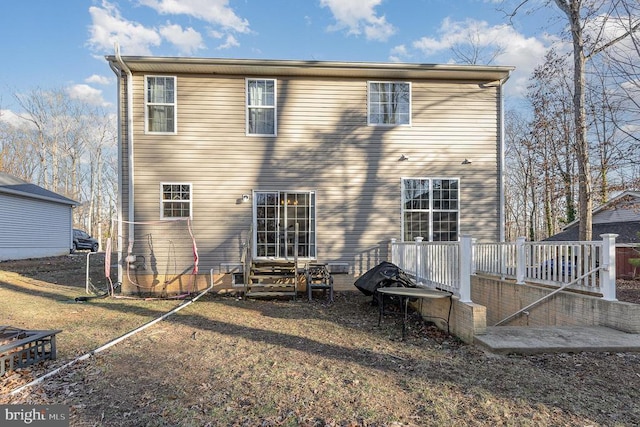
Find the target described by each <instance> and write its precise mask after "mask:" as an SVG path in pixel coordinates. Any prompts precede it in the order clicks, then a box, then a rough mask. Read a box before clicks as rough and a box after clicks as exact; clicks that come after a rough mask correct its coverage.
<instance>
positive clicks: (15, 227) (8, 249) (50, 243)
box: [0, 172, 77, 261]
mask: <svg viewBox="0 0 640 427" xmlns="http://www.w3.org/2000/svg"><path fill="white" fill-rule="evenodd" d="M76 205H77V202H75V201H73V200H71V199H68V198H66V197H64V196H61V195H59V194H56V193H54V192H52V191H49V190H45V189H44V188H42V187H39V186H37V185H35V184H30V183H28V182H26V181H23V180H22V179H19V178H16V177H14V176H11V175H9V174H6V173H4V172H0V261H5V260H10V259H26V258H41V257H46V256H56V255H64V254H68V253H69V251H70V249H71V246H72V243H73V219H72V210H73V208H74V206H76Z"/></svg>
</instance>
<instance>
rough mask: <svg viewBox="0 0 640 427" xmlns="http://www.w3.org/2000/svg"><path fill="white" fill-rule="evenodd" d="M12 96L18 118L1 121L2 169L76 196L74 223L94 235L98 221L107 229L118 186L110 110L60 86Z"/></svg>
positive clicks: (113, 130) (71, 196) (112, 121)
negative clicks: (13, 122) (14, 122)
mask: <svg viewBox="0 0 640 427" xmlns="http://www.w3.org/2000/svg"><path fill="white" fill-rule="evenodd" d="M15 98H16V100H17V102H18V105H19V106H20V107H21V109H22V112H21V113H20V114H19V117H20V118H21V119H22V123H20V124H14V125H11V124H8V123H6V122H2V121H0V159H3V160H2V169H4V170H6V171H7V172H9V173H12V174H14V175H17V176H19V177H21V178H23V179H26V180H29V181H31V182H34V183H37V184H38V185H41V186H43V187H45V188H47V189H49V190H51V191H55V192H58V193H60V194H63V195H65V196H67V197H70V198H72V199H74V200H77V201H78V202H80V205H79V206H78V207H77V208H76V209H75V210H74V223H75V225H78V226H81V227H83V228H84V227H86V228H89V229H90V230H91V232H92V233H94V234H96V235H97V231H98V229H100V228H102V226H104V225H106V227H104V229H105V230H106V229H108V228H109V226H110V217H111V214H112V212H114V208H115V200H116V191H117V188H116V186H117V168H116V166H117V165H116V159H117V152H116V124H115V120H114V116H113V114H111V113H109V112H107V111H106V110H104V109H103V108H96V107H95V106H92V105H90V104H88V103H85V102H82V101H79V100H75V99H72V98H71V97H70V96H69V95H68V94H67V92H66V91H65V90H64V89H55V90H42V89H36V90H33V91H31V92H28V93H23V94H20V95H15ZM5 159H10V161H7V160H5ZM99 224H100V226H99ZM100 237H104V236H100Z"/></svg>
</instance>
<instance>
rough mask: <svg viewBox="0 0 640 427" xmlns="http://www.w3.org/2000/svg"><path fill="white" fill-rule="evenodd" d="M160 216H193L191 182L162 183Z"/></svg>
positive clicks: (168, 217)
mask: <svg viewBox="0 0 640 427" xmlns="http://www.w3.org/2000/svg"><path fill="white" fill-rule="evenodd" d="M160 191H161V196H160V197H161V198H160V218H162V219H173V218H191V200H192V195H191V184H188V183H162V184H160Z"/></svg>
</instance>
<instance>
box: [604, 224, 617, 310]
mask: <svg viewBox="0 0 640 427" xmlns="http://www.w3.org/2000/svg"><path fill="white" fill-rule="evenodd" d="M600 237H602V267H603V268H602V270H601V275H600V289H601V290H602V299H604V300H605V301H617V299H616V237H618V235H617V234H601V235H600Z"/></svg>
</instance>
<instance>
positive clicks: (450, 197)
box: [402, 178, 460, 242]
mask: <svg viewBox="0 0 640 427" xmlns="http://www.w3.org/2000/svg"><path fill="white" fill-rule="evenodd" d="M459 210H460V207H459V189H458V179H455V178H448V179H443V178H438V179H433V178H406V179H403V180H402V236H403V240H404V241H405V242H410V241H413V240H414V239H415V238H416V237H422V238H423V239H424V240H425V241H429V242H450V241H456V240H458V223H459Z"/></svg>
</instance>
